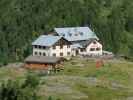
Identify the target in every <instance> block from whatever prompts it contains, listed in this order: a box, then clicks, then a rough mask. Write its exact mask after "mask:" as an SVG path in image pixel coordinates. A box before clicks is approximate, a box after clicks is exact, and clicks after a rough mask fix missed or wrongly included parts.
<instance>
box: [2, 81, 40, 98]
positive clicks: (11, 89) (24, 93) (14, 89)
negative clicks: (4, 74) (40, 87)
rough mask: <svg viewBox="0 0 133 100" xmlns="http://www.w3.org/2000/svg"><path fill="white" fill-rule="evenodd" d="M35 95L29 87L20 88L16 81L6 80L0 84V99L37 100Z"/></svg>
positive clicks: (20, 85)
mask: <svg viewBox="0 0 133 100" xmlns="http://www.w3.org/2000/svg"><path fill="white" fill-rule="evenodd" d="M37 98H38V97H37V95H36V93H35V91H33V89H31V88H29V87H25V88H22V84H20V83H19V82H17V81H11V80H8V81H6V82H3V83H2V84H1V86H0V100H37Z"/></svg>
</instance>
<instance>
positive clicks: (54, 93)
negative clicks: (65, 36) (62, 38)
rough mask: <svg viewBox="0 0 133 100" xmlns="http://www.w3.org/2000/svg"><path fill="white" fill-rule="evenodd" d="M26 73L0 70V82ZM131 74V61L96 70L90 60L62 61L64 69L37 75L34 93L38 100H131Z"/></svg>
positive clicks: (132, 77) (132, 89) (132, 80)
mask: <svg viewBox="0 0 133 100" xmlns="http://www.w3.org/2000/svg"><path fill="white" fill-rule="evenodd" d="M30 72H31V71H30ZM27 73H29V71H27V70H26V69H23V68H16V67H1V68H0V82H2V81H4V80H7V79H12V80H18V81H23V80H24V79H25V76H26V74H27ZM32 73H34V72H32ZM132 73H133V63H132V62H128V61H124V60H122V61H121V60H108V61H104V66H102V67H100V68H96V63H95V61H93V60H85V59H82V58H73V59H72V60H71V61H66V62H64V70H62V71H60V72H58V73H55V74H51V75H39V77H40V85H39V86H38V88H37V94H38V95H39V96H40V98H39V100H49V97H50V98H52V100H133V74H132Z"/></svg>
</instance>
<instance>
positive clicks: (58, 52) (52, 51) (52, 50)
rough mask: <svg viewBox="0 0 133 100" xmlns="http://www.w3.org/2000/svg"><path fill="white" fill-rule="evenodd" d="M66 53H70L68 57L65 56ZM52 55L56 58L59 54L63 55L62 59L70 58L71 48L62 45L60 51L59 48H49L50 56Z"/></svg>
mask: <svg viewBox="0 0 133 100" xmlns="http://www.w3.org/2000/svg"><path fill="white" fill-rule="evenodd" d="M68 52H70V55H67V53H68ZM54 53H55V54H56V56H57V57H61V56H60V53H63V57H66V56H71V55H72V53H71V46H70V48H67V45H64V46H63V48H62V49H61V48H60V46H56V49H53V48H52V47H50V56H53V54H54Z"/></svg>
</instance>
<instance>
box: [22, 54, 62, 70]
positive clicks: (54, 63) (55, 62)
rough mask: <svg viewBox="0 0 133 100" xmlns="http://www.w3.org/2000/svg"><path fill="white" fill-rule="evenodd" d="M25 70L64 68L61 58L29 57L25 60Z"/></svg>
mask: <svg viewBox="0 0 133 100" xmlns="http://www.w3.org/2000/svg"><path fill="white" fill-rule="evenodd" d="M24 67H25V68H28V69H39V70H40V69H42V70H55V69H59V68H61V67H62V65H61V58H58V57H50V56H29V57H27V58H26V59H25V65H24Z"/></svg>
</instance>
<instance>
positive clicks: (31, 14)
mask: <svg viewBox="0 0 133 100" xmlns="http://www.w3.org/2000/svg"><path fill="white" fill-rule="evenodd" d="M71 26H89V27H90V28H91V29H92V30H93V31H95V33H96V34H97V36H98V37H99V38H100V41H101V42H102V43H103V46H104V49H105V50H109V51H112V52H114V53H115V54H124V55H128V56H129V55H130V56H132V55H133V1H132V0H0V63H1V64H6V63H7V62H12V61H21V60H23V59H24V58H25V57H26V56H28V55H29V54H30V53H31V50H32V49H31V46H30V44H31V42H32V40H34V39H35V38H36V37H37V36H39V35H40V34H47V33H48V32H51V31H52V29H53V28H54V27H71Z"/></svg>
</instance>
